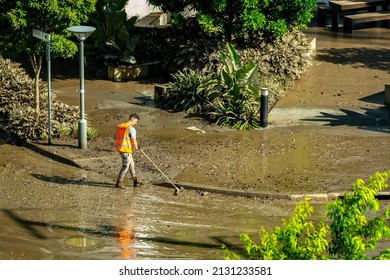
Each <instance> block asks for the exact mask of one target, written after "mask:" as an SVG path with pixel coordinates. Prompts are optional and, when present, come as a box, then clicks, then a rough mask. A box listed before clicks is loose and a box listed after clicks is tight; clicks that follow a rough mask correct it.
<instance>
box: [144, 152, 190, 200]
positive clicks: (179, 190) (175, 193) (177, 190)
mask: <svg viewBox="0 0 390 280" xmlns="http://www.w3.org/2000/svg"><path fill="white" fill-rule="evenodd" d="M139 150H140V151H141V153H142V154H143V155H144V156H145V157H146V158H147V159H148V160H149V161H150V162H151V163H152V164H153V165H154V167H156V169H157V170H158V171H159V172H160V173H161V174H162V175H163V176H164V177H165V179H167V180H168V182H169V183H171V184H172V186H174V188H175V191H174V192H173V195H177V193H178V192H181V191H183V190H184V188H183V187H177V186H176V185H175V184H174V183H173V182H172V181H171V180H170V179H169V178H168V176H167V175H165V174H164V172H162V171H161V169H160V168H158V166H157V165H156V164H155V163H154V162H153V161H152V160H151V159H150V157H148V155H147V154H145V152H144V151H143V150H141V149H139Z"/></svg>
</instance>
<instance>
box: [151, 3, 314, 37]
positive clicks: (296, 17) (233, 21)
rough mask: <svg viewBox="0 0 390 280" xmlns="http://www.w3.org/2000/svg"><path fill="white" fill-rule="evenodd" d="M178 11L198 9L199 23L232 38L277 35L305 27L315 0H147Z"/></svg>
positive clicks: (311, 15)
mask: <svg viewBox="0 0 390 280" xmlns="http://www.w3.org/2000/svg"><path fill="white" fill-rule="evenodd" d="M148 2H149V3H151V4H153V5H155V6H158V7H160V8H162V9H163V10H164V11H170V12H173V13H174V14H175V18H176V22H181V21H179V20H177V17H178V15H179V14H180V13H181V12H183V11H184V8H185V7H187V8H189V9H190V10H193V11H196V18H197V20H198V22H199V24H200V25H201V26H202V27H203V28H204V30H206V31H207V32H209V33H213V34H223V36H224V37H225V39H226V40H227V41H229V42H230V41H231V40H232V39H233V38H251V37H253V35H254V34H257V33H258V32H261V33H264V34H266V36H267V38H270V39H274V38H277V37H280V36H282V35H284V34H286V33H287V32H289V31H292V30H296V29H302V28H305V27H306V26H307V24H308V23H309V22H310V20H311V18H312V17H313V13H312V11H313V9H314V8H315V6H316V4H317V1H316V0H295V1H291V0H267V1H264V0H215V1H203V0H192V1H188V0H168V1H167V0H148Z"/></svg>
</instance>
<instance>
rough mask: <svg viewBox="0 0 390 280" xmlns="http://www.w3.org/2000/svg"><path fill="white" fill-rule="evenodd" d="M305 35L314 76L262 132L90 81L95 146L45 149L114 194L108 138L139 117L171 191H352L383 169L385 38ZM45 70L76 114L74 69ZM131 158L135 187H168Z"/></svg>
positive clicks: (140, 89) (142, 160) (144, 84)
mask: <svg viewBox="0 0 390 280" xmlns="http://www.w3.org/2000/svg"><path fill="white" fill-rule="evenodd" d="M306 34H307V36H308V37H309V38H316V46H317V48H316V51H315V52H314V53H313V61H312V66H311V67H310V68H309V69H308V71H307V73H306V74H305V75H304V76H303V77H302V78H301V80H298V81H296V82H295V83H294V85H293V86H292V87H291V88H290V89H289V90H288V91H287V92H286V94H285V96H284V97H283V98H282V99H281V100H280V101H279V102H278V103H277V105H276V106H275V107H274V109H273V110H272V111H271V113H270V115H269V125H268V127H267V128H264V129H259V130H252V131H236V130H232V129H229V128H225V127H220V126H216V125H213V124H210V123H208V122H207V121H206V120H204V119H202V118H199V117H197V116H188V115H186V114H184V113H170V112H167V111H165V110H162V109H160V108H159V107H158V106H156V104H155V103H154V100H153V91H154V85H153V83H154V82H155V81H153V80H152V81H140V82H127V83H114V82H110V81H106V80H91V79H87V80H86V82H85V104H86V113H87V118H88V120H89V122H90V125H91V126H93V127H94V128H96V129H97V130H98V133H99V136H98V137H97V138H96V139H94V140H91V141H89V142H88V149H87V150H80V149H78V148H77V139H76V138H69V139H62V140H59V139H53V145H51V146H47V145H45V143H41V144H42V147H43V148H45V149H47V150H49V151H50V152H52V153H56V154H58V155H60V156H64V157H66V158H70V159H72V160H74V161H75V162H76V163H77V164H79V165H80V166H82V167H83V168H84V169H85V170H91V171H94V172H96V173H98V174H100V175H103V176H105V177H107V182H111V184H114V181H115V179H116V176H117V172H118V169H119V166H120V162H119V158H118V155H117V154H116V152H115V151H114V147H113V140H112V135H113V132H114V128H115V125H116V124H117V123H120V122H123V121H125V120H126V119H127V117H128V115H129V114H130V113H132V112H137V113H138V114H139V115H140V118H141V119H140V121H139V125H138V126H137V131H138V142H139V145H140V147H141V148H142V149H143V151H144V152H145V153H146V154H147V155H148V156H149V157H150V158H151V159H152V161H153V162H154V163H155V164H156V165H157V166H158V167H159V168H160V170H161V171H163V173H164V174H165V175H167V176H168V177H169V178H170V179H171V180H172V181H174V182H180V183H189V184H200V185H211V186H215V187H220V188H224V189H235V190H241V191H256V192H267V193H286V192H288V193H308V192H314V193H329V192H333V191H340V190H341V191H343V190H347V189H350V186H351V183H353V182H354V181H355V180H356V179H357V178H363V179H367V178H368V177H369V176H370V175H372V174H373V173H374V172H376V171H385V170H388V169H389V159H390V153H389V152H390V147H389V136H390V134H389V132H390V110H389V107H388V106H385V105H384V104H383V100H384V94H383V90H384V86H385V84H386V83H387V81H388V79H389V77H388V76H389V70H388V69H389V67H388V66H390V65H389V62H388V61H390V48H389V47H388V44H387V43H386V42H387V40H388V39H389V38H387V37H389V34H387V32H386V29H383V28H371V29H360V30H356V31H354V33H353V34H352V35H350V34H343V33H341V32H331V31H329V30H328V29H326V28H319V27H311V28H309V29H308V30H307V31H306ZM74 66H77V65H74ZM56 67H58V69H57V68H56ZM52 68H53V73H54V74H53V76H54V78H53V82H52V89H53V91H54V93H55V94H56V96H57V98H58V99H60V100H61V101H63V102H65V103H67V104H72V105H79V91H78V89H79V80H78V78H77V74H78V69H77V68H75V69H73V70H72V71H71V70H69V69H68V72H64V71H61V65H60V64H55V63H54V64H53V66H52ZM56 69H57V70H56ZM43 76H44V74H43ZM157 82H160V81H157ZM6 156H7V155H4V157H6ZM134 156H135V159H136V165H137V172H138V174H139V175H140V177H141V178H143V179H144V180H147V181H149V182H167V180H166V179H165V178H164V177H163V175H162V174H161V173H160V172H159V171H157V170H156V168H155V167H154V166H153V165H152V164H151V163H150V162H149V160H148V159H147V158H146V157H144V156H143V155H142V154H141V153H140V152H136V153H135V155H134ZM2 157H3V156H2ZM4 157H3V159H4V161H5V162H6V161H7V160H6V159H5V158H4ZM5 180H12V178H5Z"/></svg>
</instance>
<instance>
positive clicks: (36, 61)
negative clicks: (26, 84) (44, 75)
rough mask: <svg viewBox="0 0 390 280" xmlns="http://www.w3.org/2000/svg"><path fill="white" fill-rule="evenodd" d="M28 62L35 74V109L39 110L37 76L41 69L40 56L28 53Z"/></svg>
mask: <svg viewBox="0 0 390 280" xmlns="http://www.w3.org/2000/svg"><path fill="white" fill-rule="evenodd" d="M30 62H31V65H32V67H33V69H34V74H35V79H34V86H35V91H34V100H35V111H37V112H39V110H40V104H39V99H40V92H39V76H40V74H41V70H42V56H41V55H40V56H38V57H37V56H36V55H35V54H33V55H30Z"/></svg>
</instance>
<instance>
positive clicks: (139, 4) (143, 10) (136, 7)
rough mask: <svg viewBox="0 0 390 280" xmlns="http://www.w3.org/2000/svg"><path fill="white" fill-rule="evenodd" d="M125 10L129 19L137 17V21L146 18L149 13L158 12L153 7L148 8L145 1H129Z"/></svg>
mask: <svg viewBox="0 0 390 280" xmlns="http://www.w3.org/2000/svg"><path fill="white" fill-rule="evenodd" d="M125 9H126V13H127V15H128V16H129V17H132V16H138V19H141V18H143V17H144V16H147V15H148V14H149V13H152V12H158V11H160V10H159V9H156V8H155V7H152V6H149V5H148V2H147V1H146V0H129V2H128V3H127V5H126V7H125Z"/></svg>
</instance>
